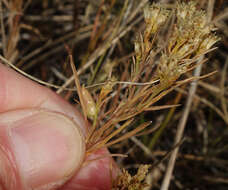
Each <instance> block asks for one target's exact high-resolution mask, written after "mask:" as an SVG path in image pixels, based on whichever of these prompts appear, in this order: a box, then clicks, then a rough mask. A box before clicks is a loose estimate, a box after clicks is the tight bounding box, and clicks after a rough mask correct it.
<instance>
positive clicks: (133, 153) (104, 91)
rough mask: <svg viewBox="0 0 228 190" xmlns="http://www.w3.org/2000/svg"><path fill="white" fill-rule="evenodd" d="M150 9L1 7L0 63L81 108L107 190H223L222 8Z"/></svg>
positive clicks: (91, 4)
mask: <svg viewBox="0 0 228 190" xmlns="http://www.w3.org/2000/svg"><path fill="white" fill-rule="evenodd" d="M152 2H153V3H152ZM152 2H150V3H151V4H150V3H149V1H147V0H125V1H122V0H94V1H89V0H64V1H63V0H42V1H41V0H33V1H31V0H24V1H23V0H1V1H0V19H1V30H0V32H1V41H0V49H1V50H0V51H1V56H0V59H1V61H2V62H3V63H5V64H6V65H11V67H13V68H14V69H16V70H17V71H19V72H21V73H22V74H23V75H25V76H27V77H29V78H31V79H33V80H35V81H37V82H39V83H41V84H44V85H46V86H48V87H50V88H52V89H53V90H55V91H56V93H58V94H60V95H61V96H62V97H63V98H65V99H66V100H68V101H69V102H71V103H72V104H75V106H76V107H78V108H79V109H81V111H82V113H83V114H84V118H85V120H87V121H88V122H90V123H91V128H90V130H89V131H88V136H87V138H86V144H87V155H89V154H91V153H92V152H94V151H96V150H98V149H100V148H102V147H109V149H110V152H111V153H112V154H113V156H119V157H117V158H116V161H117V163H118V165H119V166H120V167H121V168H125V169H127V170H128V172H127V171H126V170H123V173H122V175H120V176H119V177H118V178H117V179H116V180H114V181H113V189H119V190H122V189H123V190H125V189H129V190H140V189H147V190H149V189H162V190H166V189H168V188H169V189H215V188H216V189H227V188H228V175H227V174H228V169H227V168H228V161H227V158H228V157H227V155H228V151H227V148H228V146H227V145H228V143H227V134H228V131H227V129H228V128H227V127H228V108H227V104H228V86H227V85H228V75H227V69H228V68H227V67H228V57H227V44H228V42H227V39H228V26H227V22H228V6H227V2H226V0H217V1H215V0H195V1H191V2H190V1H187V0H186V1H184V0H183V1H172V0H157V1H156V3H155V2H154V1H152ZM214 47H218V48H217V49H216V48H214ZM72 70H73V72H72ZM214 71H217V72H216V73H215V72H214ZM72 73H73V74H72ZM44 81H45V82H44ZM74 81H75V83H74ZM75 84H76V85H75ZM75 86H76V88H75ZM75 91H76V92H75ZM78 103H79V104H78ZM145 128H146V129H145ZM125 154H127V155H128V157H127V158H123V157H121V155H125ZM142 164H148V165H142ZM137 168H139V169H138V172H137Z"/></svg>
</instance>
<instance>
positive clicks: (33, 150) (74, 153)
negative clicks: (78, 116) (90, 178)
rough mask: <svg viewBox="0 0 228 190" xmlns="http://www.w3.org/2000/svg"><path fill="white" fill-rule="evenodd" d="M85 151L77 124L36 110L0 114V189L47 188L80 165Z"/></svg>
mask: <svg viewBox="0 0 228 190" xmlns="http://www.w3.org/2000/svg"><path fill="white" fill-rule="evenodd" d="M84 153H85V144H84V139H83V135H82V133H81V131H80V129H79V126H77V124H75V123H74V122H73V120H72V119H70V118H69V117H67V116H65V115H63V114H60V113H55V112H50V111H47V110H40V109H24V110H16V111H11V112H6V113H2V114H0V189H1V190H15V189H17V190H30V189H34V190H37V189H39V190H40V189H42V190H49V189H54V188H56V187H59V186H60V185H62V184H63V183H65V182H66V180H67V179H69V178H70V177H71V176H72V175H73V174H74V173H75V171H76V170H77V169H78V168H79V167H80V165H81V162H82V161H83V158H84Z"/></svg>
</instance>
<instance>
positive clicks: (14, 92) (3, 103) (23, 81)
mask: <svg viewBox="0 0 228 190" xmlns="http://www.w3.org/2000/svg"><path fill="white" fill-rule="evenodd" d="M22 108H47V109H50V110H53V111H57V112H61V113H64V114H66V115H68V116H70V117H72V118H73V119H74V120H75V122H76V123H77V124H78V125H79V126H83V127H82V129H83V130H84V132H85V126H86V124H85V122H84V120H83V119H82V117H81V114H80V113H79V112H78V111H77V110H76V109H74V108H73V107H72V106H71V105H70V104H68V103H67V102H66V101H65V100H63V99H62V98H61V97H59V96H58V95H57V94H55V93H54V92H52V91H51V90H49V89H47V88H45V87H43V86H41V85H39V84H37V83H35V82H33V81H31V80H29V79H27V78H25V77H23V76H22V75H20V74H18V73H17V72H15V71H14V70H12V69H9V68H7V67H6V66H4V65H2V64H1V63H0V113H1V112H6V111H10V110H15V109H22Z"/></svg>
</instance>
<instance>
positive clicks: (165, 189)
mask: <svg viewBox="0 0 228 190" xmlns="http://www.w3.org/2000/svg"><path fill="white" fill-rule="evenodd" d="M214 3H215V0H209V2H208V9H207V13H208V23H209V22H210V20H211V18H212V15H213V9H214ZM203 59H204V56H201V58H200V59H199V61H198V62H201V61H202V60H203ZM201 70H202V64H200V65H198V66H197V68H196V69H195V71H194V76H196V77H199V76H200V73H201ZM196 89H197V81H194V82H192V83H191V87H190V89H189V95H188V99H187V101H186V104H185V107H184V111H183V115H182V117H181V119H180V121H179V124H178V126H177V134H176V137H175V142H174V143H175V144H177V143H178V142H180V140H181V138H182V136H183V132H184V129H185V126H186V123H187V119H188V115H189V112H190V109H191V104H192V100H193V97H194V94H195V93H196ZM178 151H179V147H176V148H175V149H174V150H173V152H172V154H171V157H170V159H169V162H168V166H167V170H166V173H165V177H164V179H163V181H162V186H161V190H168V188H169V184H170V181H171V178H172V173H173V169H174V166H175V162H176V158H177V154H178Z"/></svg>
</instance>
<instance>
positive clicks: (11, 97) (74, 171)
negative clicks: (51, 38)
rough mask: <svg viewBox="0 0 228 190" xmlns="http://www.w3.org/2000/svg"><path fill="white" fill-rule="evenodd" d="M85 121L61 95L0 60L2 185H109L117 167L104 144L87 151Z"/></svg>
mask: <svg viewBox="0 0 228 190" xmlns="http://www.w3.org/2000/svg"><path fill="white" fill-rule="evenodd" d="M86 127H88V126H87V125H86V123H85V121H84V120H83V118H82V116H81V114H80V113H79V112H78V111H77V110H76V109H75V108H74V107H73V106H71V105H70V104H69V103H68V102H66V101H65V100H63V99H62V98H61V97H60V96H58V95H57V94H55V93H54V92H53V91H51V90H49V89H47V88H45V87H43V86H40V85H38V84H37V83H35V82H32V81H30V80H28V79H27V78H25V77H23V76H21V75H20V74H18V73H16V72H15V71H13V70H11V69H9V68H8V67H6V66H4V65H3V64H1V63H0V171H3V172H1V173H0V190H15V189H18V190H28V189H35V190H49V189H61V190H79V189H80V190H109V189H111V176H112V177H114V176H116V173H117V170H118V169H117V167H116V165H115V163H114V162H113V160H112V159H111V157H108V156H107V154H108V151H107V150H106V149H102V150H98V151H97V152H94V153H93V154H91V155H90V156H88V157H86V156H85V155H86V154H85V152H86V150H85V136H86V130H85V129H86ZM28 147H29V148H28ZM53 155H55V156H53ZM97 157H103V158H102V159H97V160H95V161H92V162H87V161H88V160H91V159H96V158H97ZM111 165H112V172H111V170H110V166H111ZM111 173H112V174H111Z"/></svg>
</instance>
